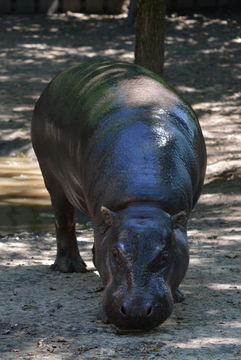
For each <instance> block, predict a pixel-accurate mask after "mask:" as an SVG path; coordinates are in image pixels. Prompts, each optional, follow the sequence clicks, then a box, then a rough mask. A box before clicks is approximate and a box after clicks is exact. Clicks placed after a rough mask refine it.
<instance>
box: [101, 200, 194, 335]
mask: <svg viewBox="0 0 241 360" xmlns="http://www.w3.org/2000/svg"><path fill="white" fill-rule="evenodd" d="M101 212H102V216H103V219H104V222H105V224H106V225H107V230H106V231H105V233H104V234H103V237H102V240H101V241H100V242H98V244H96V251H95V264H96V267H97V269H98V271H99V273H100V276H101V279H102V281H103V284H104V286H105V290H104V297H103V310H104V313H105V315H106V316H107V318H108V320H109V321H110V322H111V323H113V324H114V325H116V326H117V327H118V328H121V329H129V330H132V329H142V330H148V329H151V328H154V327H155V326H157V325H159V324H161V323H162V322H164V321H165V320H166V319H167V318H168V317H169V315H170V314H171V312H172V308H173V303H174V300H173V297H174V294H175V292H176V290H177V288H178V285H179V284H180V282H181V281H182V279H183V277H184V275H185V272H186V270H187V267H188V259H189V257H188V245H187V238H186V221H187V219H186V214H185V213H184V212H181V213H179V214H177V215H174V216H171V215H169V214H168V213H167V212H165V211H163V210H161V209H160V208H159V207H157V206H156V205H153V204H136V205H131V206H129V207H127V208H125V209H124V210H121V211H118V212H113V211H110V210H109V209H107V208H106V207H102V208H101Z"/></svg>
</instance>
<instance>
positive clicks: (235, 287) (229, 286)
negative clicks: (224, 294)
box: [207, 283, 241, 291]
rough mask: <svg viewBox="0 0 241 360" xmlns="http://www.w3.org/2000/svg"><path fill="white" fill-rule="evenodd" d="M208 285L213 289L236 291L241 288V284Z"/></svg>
mask: <svg viewBox="0 0 241 360" xmlns="http://www.w3.org/2000/svg"><path fill="white" fill-rule="evenodd" d="M207 287H208V288H209V289H212V290H218V291H219V290H229V291H234V290H235V291H236V290H241V284H237V283H235V285H234V284H225V283H224V284H222V283H211V284H208V285H207Z"/></svg>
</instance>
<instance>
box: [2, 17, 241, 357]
mask: <svg viewBox="0 0 241 360" xmlns="http://www.w3.org/2000/svg"><path fill="white" fill-rule="evenodd" d="M0 32H1V33H0V43H1V52H0V71H1V73H0V82H1V86H0V97H1V103H0V104H1V105H0V106H1V111H0V120H1V121H0V134H1V143H0V155H2V156H6V155H13V154H17V153H21V152H23V153H25V154H27V155H31V146H30V142H29V124H30V118H31V113H32V109H33V105H34V102H35V100H36V98H37V97H38V96H39V94H40V92H41V91H42V89H43V88H44V86H45V84H46V83H47V82H48V81H49V80H50V79H51V78H52V76H53V75H54V74H55V73H56V72H58V71H60V70H63V69H65V68H66V67H68V66H70V65H73V64H76V63H78V62H79V61H81V60H82V59H83V58H85V57H92V56H95V55H106V56H110V57H113V58H122V59H126V60H130V61H131V60H132V59H133V40H134V36H133V31H132V30H131V29H129V28H128V27H126V26H125V24H124V19H111V18H106V19H103V18H101V17H83V16H82V17H81V18H75V17H72V16H71V17H66V16H56V17H53V18H45V17H32V18H30V17H7V16H5V17H1V19H0ZM240 56H241V25H240V14H237V13H227V12H225V13H215V12H212V13H209V14H204V15H200V14H195V15H193V14H192V15H191V14H189V15H186V16H181V15H177V14H174V15H172V16H169V17H168V19H167V30H166V64H165V66H166V67H165V77H166V78H167V79H168V80H169V82H170V83H171V84H172V85H174V86H175V87H176V88H177V89H178V90H179V91H180V92H181V93H182V94H183V95H184V96H185V97H186V98H187V99H188V100H189V102H190V103H191V104H192V105H193V107H194V109H195V110H196V112H197V114H198V116H199V119H200V122H201V124H202V127H203V132H204V135H205V138H206V143H207V148H208V169H207V178H206V184H205V186H204V189H203V195H202V197H201V199H200V201H199V204H198V205H197V207H196V208H195V210H194V211H193V215H192V218H191V221H190V224H189V238H190V249H191V262H190V267H189V270H188V273H187V276H186V279H185V281H184V282H183V284H182V290H184V292H185V294H186V299H185V301H184V302H183V303H181V304H176V306H175V310H174V313H173V314H172V316H171V318H170V319H169V320H168V321H166V322H165V323H164V324H163V325H162V326H160V327H158V328H156V329H154V330H152V331H150V332H148V333H138V334H137V333H136V334H135V333H133V334H131V333H130V334H123V333H120V332H118V331H117V330H116V329H114V328H113V327H112V326H110V325H104V324H102V323H101V322H100V321H98V320H96V313H97V311H98V306H99V303H100V301H101V284H100V280H99V277H98V275H97V274H96V273H95V272H89V273H87V274H60V273H57V272H53V271H51V270H50V269H49V264H51V263H52V262H53V260H54V256H55V240H54V234H53V233H19V234H9V235H7V236H6V235H2V236H1V237H0V246H1V251H0V279H1V282H0V290H1V297H0V358H1V359H4V360H10V359H11V360H13V359H14V360H16V359H25V360H27V359H28V360H30V359H34V360H60V359H61V360H62V359H63V360H75V359H77V360H78V359H155V358H160V359H165V360H169V359H178V360H189V359H195V360H196V359H200V360H201V359H202V360H207V359H215V360H218V359H220V360H221V359H222V360H223V359H224V360H229V359H239V357H240V358H241V311H240V309H241V263H240V261H241V222H240V218H241V210H240V209H241V208H240V205H241V180H240V177H241V170H240V169H241V147H240V143H241V121H240V114H241V95H240V79H241V76H240V70H241V67H240V61H239V60H240ZM78 240H79V245H80V249H81V253H82V255H83V257H84V259H85V260H86V261H87V263H88V266H89V268H90V269H91V268H92V269H93V265H92V262H91V251H90V249H91V244H92V240H93V238H92V232H91V230H85V229H82V228H79V229H78Z"/></svg>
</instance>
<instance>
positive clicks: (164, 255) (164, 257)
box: [160, 251, 169, 263]
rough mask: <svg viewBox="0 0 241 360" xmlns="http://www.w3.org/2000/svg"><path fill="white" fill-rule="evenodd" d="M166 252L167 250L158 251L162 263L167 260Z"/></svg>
mask: <svg viewBox="0 0 241 360" xmlns="http://www.w3.org/2000/svg"><path fill="white" fill-rule="evenodd" d="M168 256H169V254H168V252H167V251H163V252H161V253H160V260H161V262H162V263H166V262H167V259H168Z"/></svg>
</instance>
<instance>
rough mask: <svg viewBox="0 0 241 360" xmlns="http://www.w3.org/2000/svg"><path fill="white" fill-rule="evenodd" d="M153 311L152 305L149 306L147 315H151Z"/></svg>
mask: <svg viewBox="0 0 241 360" xmlns="http://www.w3.org/2000/svg"><path fill="white" fill-rule="evenodd" d="M152 311H153V307H152V306H149V307H148V308H147V311H146V315H147V316H151V314H152Z"/></svg>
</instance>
